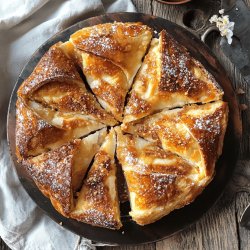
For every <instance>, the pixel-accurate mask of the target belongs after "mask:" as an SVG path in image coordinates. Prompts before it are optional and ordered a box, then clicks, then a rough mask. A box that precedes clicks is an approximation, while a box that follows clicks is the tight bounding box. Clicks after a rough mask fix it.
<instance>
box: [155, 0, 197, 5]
mask: <svg viewBox="0 0 250 250" xmlns="http://www.w3.org/2000/svg"><path fill="white" fill-rule="evenodd" d="M156 1H157V2H160V3H164V4H183V3H188V2H191V1H192V0H156Z"/></svg>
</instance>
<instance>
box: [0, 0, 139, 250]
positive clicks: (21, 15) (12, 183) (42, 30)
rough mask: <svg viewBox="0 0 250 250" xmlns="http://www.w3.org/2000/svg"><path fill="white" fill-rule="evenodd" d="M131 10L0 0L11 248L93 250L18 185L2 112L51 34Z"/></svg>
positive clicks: (125, 2)
mask: <svg viewBox="0 0 250 250" xmlns="http://www.w3.org/2000/svg"><path fill="white" fill-rule="evenodd" d="M117 11H128V12H133V11H135V8H134V6H133V4H132V3H131V1H130V0H68V1H62V0H51V1H50V0H9V1H6V0H0V138H1V141H0V236H1V237H2V239H3V240H4V241H5V242H6V243H7V245H8V246H9V247H10V248H12V249H22V250H36V249H46V250H50V249H58V250H67V249H94V248H95V246H94V245H92V244H91V241H89V240H86V239H84V238H82V239H81V238H80V237H79V236H77V235H75V234H73V233H71V232H70V231H68V230H66V229H64V228H62V227H61V226H60V225H58V224H56V223H55V222H54V221H52V220H51V219H50V218H49V217H47V216H46V215H45V214H44V213H43V212H42V211H41V210H40V209H39V208H38V207H37V206H36V204H35V203H34V202H33V201H32V200H31V198H30V197H29V196H28V194H27V193H26V191H25V190H24V189H23V187H22V185H21V184H20V182H19V180H18V178H17V175H16V172H15V170H14V167H13V163H12V161H11V159H10V155H9V152H8V148H7V143H6V132H5V131H6V113H7V106H8V101H9V98H10V94H11V90H12V89H13V87H14V84H15V81H16V80H17V77H18V74H19V73H20V71H21V69H22V68H23V66H24V65H25V63H26V62H27V61H28V59H29V58H30V57H31V55H32V54H33V53H34V51H35V50H36V49H37V48H38V47H39V46H40V45H41V44H42V43H44V42H45V41H46V40H47V39H48V38H50V37H51V36H52V35H53V34H55V33H57V32H58V31H60V30H63V29H65V28H67V27H69V26H70V25H72V24H74V23H76V22H78V21H81V20H84V19H86V18H88V17H91V16H96V15H100V14H103V13H105V12H117Z"/></svg>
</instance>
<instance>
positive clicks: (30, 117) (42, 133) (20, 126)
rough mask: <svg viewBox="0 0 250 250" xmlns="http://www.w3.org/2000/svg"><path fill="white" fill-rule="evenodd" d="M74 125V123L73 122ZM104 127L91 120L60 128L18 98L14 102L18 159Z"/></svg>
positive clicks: (36, 153) (55, 146)
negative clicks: (42, 117)
mask: <svg viewBox="0 0 250 250" xmlns="http://www.w3.org/2000/svg"><path fill="white" fill-rule="evenodd" d="M73 125H74V124H73ZM77 125H78V126H77ZM103 127H105V125H104V124H102V123H97V122H95V121H93V120H85V121H81V123H80V121H78V124H75V125H74V127H68V128H65V129H61V128H58V127H55V126H53V125H51V124H49V123H47V122H46V121H45V120H43V119H41V118H40V117H39V116H38V115H37V114H35V113H34V112H33V111H32V110H31V109H30V108H29V107H27V106H26V105H25V104H24V103H23V102H22V101H21V100H20V99H19V98H18V100H17V103H16V155H17V158H18V160H19V161H21V160H22V159H23V158H27V157H29V156H36V155H39V154H41V153H43V152H47V151H49V150H51V149H55V148H57V147H59V146H61V145H63V144H65V143H66V142H68V141H70V140H72V139H76V138H79V137H82V136H84V135H86V134H89V133H90V132H93V131H96V130H98V129H101V128H103Z"/></svg>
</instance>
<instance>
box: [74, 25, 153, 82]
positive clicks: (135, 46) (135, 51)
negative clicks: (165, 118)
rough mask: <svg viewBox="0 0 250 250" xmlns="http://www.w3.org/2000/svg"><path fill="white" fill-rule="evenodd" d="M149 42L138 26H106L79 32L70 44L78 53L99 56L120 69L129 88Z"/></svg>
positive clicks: (146, 30)
mask: <svg viewBox="0 0 250 250" xmlns="http://www.w3.org/2000/svg"><path fill="white" fill-rule="evenodd" d="M151 38H152V30H151V29H150V28H149V27H148V26H146V25H143V24H141V23H119V22H115V23H105V24H98V25H95V26H91V27H86V28H83V29H81V30H78V31H77V32H75V33H74V34H73V35H71V37H70V41H71V42H72V43H73V44H74V45H75V47H76V48H77V49H79V50H82V51H85V52H89V53H92V54H95V55H97V56H101V57H103V58H105V59H108V60H110V61H111V62H113V63H114V64H116V65H117V66H119V67H120V68H121V69H122V70H123V71H124V73H125V75H126V76H127V79H128V82H129V83H130V84H131V83H132V82H133V78H134V76H135V74H136V72H137V71H138V69H139V68H140V66H141V62H142V58H143V56H144V55H145V53H146V50H147V48H148V45H149V43H150V41H151Z"/></svg>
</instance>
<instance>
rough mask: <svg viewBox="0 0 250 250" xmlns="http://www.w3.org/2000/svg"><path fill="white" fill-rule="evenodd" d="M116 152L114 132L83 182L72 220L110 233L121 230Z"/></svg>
mask: <svg viewBox="0 0 250 250" xmlns="http://www.w3.org/2000/svg"><path fill="white" fill-rule="evenodd" d="M115 148H116V135H115V132H114V129H113V128H112V129H111V130H110V132H109V134H108V135H107V137H106V138H105V141H104V143H103V144H102V146H101V148H100V150H99V151H98V153H97V154H96V156H95V159H94V162H93V165H92V166H91V167H90V170H89V172H88V175H87V177H86V179H85V180H84V184H83V186H82V189H81V191H80V193H79V196H78V199H77V201H76V207H75V209H74V210H73V212H72V213H71V214H70V217H71V218H74V219H77V220H79V221H81V222H85V223H88V224H91V225H93V226H99V227H105V228H110V229H119V228H120V227H121V226H122V224H121V220H120V208H119V201H118V192H117V187H116V165H115V160H114V155H115Z"/></svg>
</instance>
